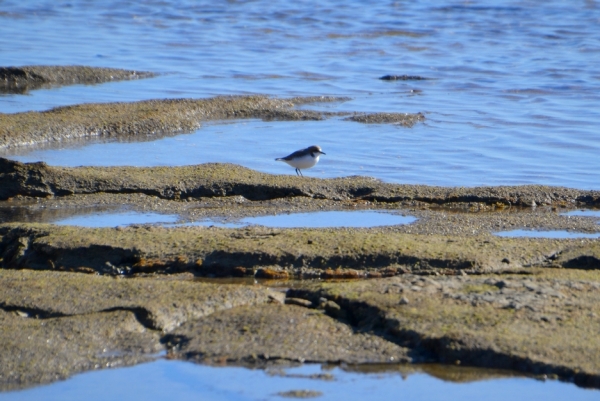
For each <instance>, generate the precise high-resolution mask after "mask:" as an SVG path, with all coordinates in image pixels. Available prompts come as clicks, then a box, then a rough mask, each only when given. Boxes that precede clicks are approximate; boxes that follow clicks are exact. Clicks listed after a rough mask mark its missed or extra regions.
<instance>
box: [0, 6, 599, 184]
mask: <svg viewBox="0 0 600 401" xmlns="http://www.w3.org/2000/svg"><path fill="white" fill-rule="evenodd" d="M599 22H600V7H599V6H598V3H597V2H594V1H585V2H571V1H563V0H550V1H546V2H543V3H540V2H536V1H524V2H523V1H501V2H496V1H494V2H492V1H476V0H475V1H470V2H459V1H455V2H447V1H424V0H422V1H413V2H377V3H374V4H368V5H367V4H365V3H364V2H360V1H356V0H355V1H347V2H342V3H340V2H335V1H331V0H326V1H322V2H318V3H315V2H307V1H295V2H269V1H266V0H257V1H252V2H221V3H218V2H217V3H214V2H208V1H201V2H197V1H191V0H187V1H177V2H175V1H168V0H167V1H153V0H149V1H135V2H133V1H107V2H101V3H100V2H83V1H75V2H54V1H50V0H40V1H26V2H23V1H17V0H6V1H2V2H1V3H0V48H1V49H2V61H1V62H0V64H1V65H28V64H63V65H64V64H80V65H81V64H83V65H93V66H108V67H120V68H130V69H138V70H150V71H154V72H157V73H160V74H162V75H160V76H159V77H157V78H154V79H147V80H139V81H130V82H113V83H109V84H102V85H94V86H83V85H75V86H67V87H62V88H57V89H45V90H37V91H31V92H30V93H28V94H26V95H14V94H13V95H0V111H1V112H6V113H14V112H19V111H26V110H46V109H49V108H51V107H55V106H60V105H70V104H77V103H83V102H113V101H132V100H142V99H150V98H180V97H191V98H202V97H209V96H214V95H223V94H249V93H267V94H271V95H274V96H282V97H285V96H294V95H339V96H350V97H352V98H353V100H352V101H348V102H344V103H341V104H326V105H324V106H322V108H324V109H327V110H331V111H373V112H374V111H386V112H390V111H397V112H419V111H420V112H423V113H425V115H426V117H427V120H426V122H425V123H423V124H418V125H417V126H416V127H414V128H412V129H406V128H399V127H395V126H392V125H368V126H366V125H362V124H358V123H348V122H342V121H340V120H337V119H334V120H330V121H327V122H317V123H301V124H300V123H268V124H265V123H263V122H248V125H247V126H246V127H240V125H243V124H244V123H240V124H228V125H223V126H221V127H218V128H217V127H212V128H207V129H204V128H203V129H201V130H200V131H199V133H198V137H199V138H203V139H205V140H206V142H207V143H209V144H210V146H207V150H204V149H202V146H200V145H197V146H196V149H197V153H196V157H191V156H186V157H184V158H183V162H184V163H186V164H188V163H190V164H191V163H201V162H203V161H206V160H208V159H211V160H212V161H233V162H235V163H237V164H241V165H244V166H247V167H250V168H255V169H259V170H261V171H265V172H269V173H277V174H280V173H293V171H289V169H288V170H286V169H285V166H284V165H282V164H280V163H274V161H273V160H272V159H273V158H274V157H280V156H282V155H286V154H288V153H290V152H292V151H294V150H296V149H299V148H303V147H306V146H308V145H311V144H319V145H321V146H322V147H323V149H324V151H325V152H326V153H327V157H325V156H324V157H323V158H322V161H321V162H320V163H319V165H318V166H317V167H315V169H313V170H308V171H307V173H309V174H311V175H312V176H316V177H331V176H346V175H356V174H359V175H370V176H374V177H377V178H380V179H383V180H385V181H388V182H405V183H418V184H431V185H448V186H474V185H509V184H547V185H562V186H568V187H575V188H590V189H591V188H596V189H597V188H598V184H597V183H598V182H600V169H598V168H597V167H598V163H597V155H598V154H599V151H600V141H598V136H599V132H598V129H597V124H598V121H600V118H599V117H600V108H598V107H597V105H598V104H600V63H598V60H599V59H600V29H598V26H599ZM386 74H398V75H401V74H408V75H420V76H423V77H427V78H431V79H429V80H423V81H406V82H403V81H395V82H386V81H381V80H378V79H377V78H378V77H380V76H382V75H386ZM265 125H266V126H267V127H266V128H264V127H265ZM182 138H185V139H182ZM232 138H236V139H234V140H232ZM171 140H172V141H173V142H172V143H170V144H168V145H167V147H166V148H164V149H163V152H162V153H160V152H159V154H158V155H155V156H150V155H148V156H147V157H145V156H144V153H143V150H142V149H146V148H142V147H140V148H138V149H139V152H141V156H140V157H138V158H137V159H135V158H132V159H133V160H130V152H131V151H132V148H126V147H123V148H122V149H121V150H116V151H115V148H114V147H113V146H118V147H121V146H125V145H123V144H114V143H113V144H106V145H94V146H95V147H94V148H93V149H92V150H88V151H84V150H82V149H78V150H76V151H75V152H74V153H75V154H77V153H80V154H81V155H82V156H81V157H80V159H79V160H77V161H73V158H74V156H73V155H72V154H69V151H66V152H65V156H64V158H63V157H62V156H61V155H60V154H58V155H55V154H51V155H46V154H40V153H34V154H32V155H31V156H27V155H24V154H22V152H19V153H20V154H19V155H18V158H19V159H20V160H46V158H47V160H49V161H50V162H51V164H60V165H62V164H67V163H74V164H88V163H92V162H93V160H89V159H90V157H89V156H90V155H91V154H96V155H97V158H99V159H101V160H100V161H99V162H98V163H109V162H108V159H110V160H111V161H110V163H112V164H128V163H130V164H140V163H146V164H152V163H156V164H167V165H168V164H177V161H176V160H175V159H176V156H174V155H176V154H178V153H180V152H181V153H185V152H186V151H187V150H188V148H187V147H188V146H189V145H190V141H191V142H192V143H196V144H197V143H201V142H198V141H201V140H200V139H194V140H191V139H190V138H189V136H185V135H183V136H180V137H176V138H171ZM178 140H179V141H180V142H179V143H177V142H175V141H178ZM151 143H153V142H150V143H148V144H147V145H149V144H151ZM165 145H166V144H165ZM140 146H141V145H140ZM153 146H161V145H157V143H155V145H153ZM133 148H135V146H134V147H133ZM198 148H200V149H198ZM9 155H11V156H13V157H17V152H12V153H9ZM115 158H116V159H118V160H117V161H116V162H115V161H114V159H115ZM104 159H106V160H104ZM88 160H89V162H88Z"/></svg>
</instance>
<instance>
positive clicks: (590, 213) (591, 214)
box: [562, 210, 600, 218]
mask: <svg viewBox="0 0 600 401" xmlns="http://www.w3.org/2000/svg"><path fill="white" fill-rule="evenodd" d="M562 215H563V216H583V217H597V218H600V210H573V211H572V212H567V213H562Z"/></svg>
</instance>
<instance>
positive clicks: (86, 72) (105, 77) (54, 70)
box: [0, 65, 155, 93]
mask: <svg viewBox="0 0 600 401" xmlns="http://www.w3.org/2000/svg"><path fill="white" fill-rule="evenodd" d="M154 75H155V74H154V73H152V72H147V71H133V70H122V69H118V68H104V67H89V66H76V65H72V66H48V65H36V66H23V67H0V92H7V93H26V92H27V91H29V90H34V89H40V88H43V87H51V86H63V85H73V84H98V83H103V82H111V81H123V80H131V79H142V78H150V77H153V76H154Z"/></svg>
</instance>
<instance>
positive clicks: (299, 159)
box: [275, 145, 325, 177]
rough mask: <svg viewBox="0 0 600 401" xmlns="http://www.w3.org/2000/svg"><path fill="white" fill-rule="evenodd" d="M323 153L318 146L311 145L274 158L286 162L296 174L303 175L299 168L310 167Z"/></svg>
mask: <svg viewBox="0 0 600 401" xmlns="http://www.w3.org/2000/svg"><path fill="white" fill-rule="evenodd" d="M324 154H325V153H324V152H323V151H321V148H320V147H319V146H316V145H313V146H309V147H308V148H306V149H301V150H297V151H295V152H294V153H292V154H291V155H289V156H286V157H280V158H277V159H275V160H277V161H282V162H286V163H287V164H289V165H290V166H292V167H294V168H295V169H296V174H297V175H299V176H301V177H304V176H303V175H302V172H301V171H300V170H302V169H306V168H311V167H313V166H314V165H315V164H317V163H318V162H319V157H320V156H321V155H324Z"/></svg>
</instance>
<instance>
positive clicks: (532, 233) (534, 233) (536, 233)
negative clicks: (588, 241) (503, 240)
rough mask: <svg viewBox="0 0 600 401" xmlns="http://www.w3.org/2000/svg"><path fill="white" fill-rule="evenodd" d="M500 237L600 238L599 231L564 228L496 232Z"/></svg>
mask: <svg viewBox="0 0 600 401" xmlns="http://www.w3.org/2000/svg"><path fill="white" fill-rule="evenodd" d="M496 235H498V236H500V237H527V238H600V233H592V234H589V233H577V232H572V231H566V230H548V231H542V230H512V231H501V232H497V233H496Z"/></svg>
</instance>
